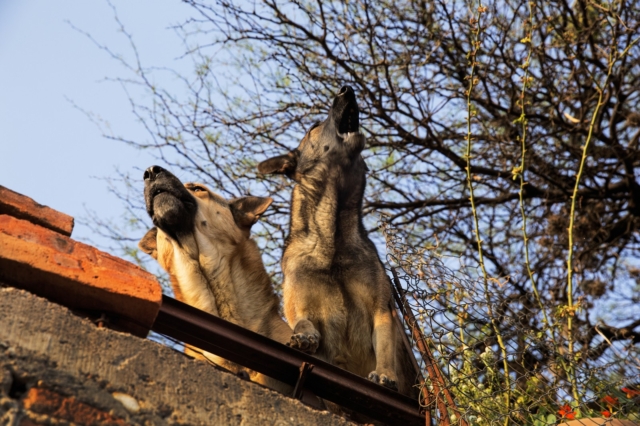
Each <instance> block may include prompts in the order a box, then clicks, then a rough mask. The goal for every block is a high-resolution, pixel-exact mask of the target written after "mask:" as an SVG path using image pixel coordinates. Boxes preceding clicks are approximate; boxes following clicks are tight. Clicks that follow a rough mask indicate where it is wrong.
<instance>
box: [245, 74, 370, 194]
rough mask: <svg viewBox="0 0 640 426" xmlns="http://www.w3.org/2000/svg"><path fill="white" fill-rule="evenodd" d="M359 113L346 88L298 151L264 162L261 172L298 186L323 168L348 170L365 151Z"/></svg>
mask: <svg viewBox="0 0 640 426" xmlns="http://www.w3.org/2000/svg"><path fill="white" fill-rule="evenodd" d="M359 113H360V111H359V109H358V104H357V102H356V95H355V93H354V91H353V89H352V88H351V87H349V86H344V87H343V88H342V89H340V92H339V93H338V95H337V96H336V97H335V99H334V100H333V105H332V106H331V110H330V111H329V115H328V117H327V119H326V120H324V121H323V122H320V123H317V124H315V125H313V126H312V127H311V129H309V131H307V133H306V135H305V136H304V138H302V141H301V142H300V145H299V146H298V148H296V149H294V150H293V151H291V152H289V153H287V154H284V155H280V156H277V157H273V158H270V159H268V160H265V161H263V162H262V163H260V164H259V165H258V170H259V171H260V172H261V173H264V174H271V173H273V174H285V175H287V176H289V177H290V178H292V179H293V180H295V181H297V182H299V181H300V179H301V178H302V177H303V176H304V175H305V174H307V173H308V172H310V171H311V170H313V169H314V168H315V167H316V166H318V165H320V164H322V165H325V166H326V165H330V166H336V165H337V166H343V167H344V166H349V165H350V164H352V162H353V160H354V159H356V158H357V157H358V156H359V154H360V153H361V152H362V150H363V149H364V143H365V138H364V136H363V135H362V134H361V133H360V132H359V126H360V124H359Z"/></svg>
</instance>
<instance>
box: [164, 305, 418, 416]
mask: <svg viewBox="0 0 640 426" xmlns="http://www.w3.org/2000/svg"><path fill="white" fill-rule="evenodd" d="M152 330H154V331H155V332H157V333H160V334H164V335H167V336H170V337H172V338H174V339H178V340H181V341H183V342H185V343H187V344H190V345H193V346H196V347H198V348H200V349H203V350H205V351H207V352H211V353H213V354H216V355H218V356H221V357H223V358H225V359H228V360H230V361H233V362H236V363H238V364H240V365H243V366H245V367H247V368H250V369H252V370H255V371H258V372H260V373H262V374H265V375H267V376H270V377H273V378H276V379H278V380H280V381H282V382H285V383H288V384H290V385H291V386H296V385H298V386H297V387H298V388H299V387H300V386H304V388H306V389H309V390H310V391H312V392H313V393H315V394H316V395H317V396H319V397H321V398H323V399H326V400H328V401H331V402H334V403H336V404H339V405H341V406H343V407H345V408H348V409H351V410H354V411H357V412H359V413H362V414H365V415H367V416H369V417H371V418H373V419H376V420H379V421H382V422H385V423H388V424H393V425H395V424H402V425H403V426H408V425H424V424H425V418H424V416H423V415H421V414H420V412H419V404H418V401H415V400H413V399H411V398H409V397H407V396H404V395H401V394H399V393H398V392H394V391H392V390H390V389H387V388H384V387H382V386H380V385H377V384H375V383H372V382H370V381H368V380H366V379H364V378H362V377H359V376H356V375H355V374H352V373H349V372H348V371H345V370H342V369H340V368H338V367H336V366H333V365H331V364H328V363H326V362H324V361H321V360H319V359H317V358H314V357H313V356H310V355H307V354H305V353H302V352H300V351H297V350H295V349H292V348H289V347H286V346H285V345H282V344H280V343H278V342H276V341H273V340H271V339H268V338H266V337H264V336H261V335H259V334H257V333H254V332H252V331H250V330H247V329H245V328H242V327H240V326H238V325H235V324H232V323H230V322H228V321H225V320H223V319H221V318H218V317H216V316H213V315H209V314H207V313H206V312H203V311H200V310H198V309H196V308H193V307H192V306H189V305H187V304H185V303H182V302H179V301H177V300H175V299H173V298H171V297H167V296H163V299H162V306H161V307H160V312H159V314H158V317H157V318H156V321H155V323H154V324H153V327H152ZM304 363H307V364H308V365H312V366H313V367H312V368H305V369H304V370H305V379H304V383H298V378H299V377H300V375H301V367H302V366H303V365H304ZM297 392H298V393H299V392H300V389H297Z"/></svg>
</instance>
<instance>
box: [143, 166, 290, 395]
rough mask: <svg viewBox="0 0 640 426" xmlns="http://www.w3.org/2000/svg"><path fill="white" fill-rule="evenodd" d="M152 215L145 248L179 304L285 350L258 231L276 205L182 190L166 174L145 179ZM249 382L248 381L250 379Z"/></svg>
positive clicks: (268, 382) (155, 169) (272, 383)
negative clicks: (258, 224)
mask: <svg viewBox="0 0 640 426" xmlns="http://www.w3.org/2000/svg"><path fill="white" fill-rule="evenodd" d="M144 196H145V204H146V209H147V212H148V214H149V216H150V217H151V219H152V221H153V224H154V225H155V227H153V228H151V229H150V230H149V231H148V232H147V233H146V234H145V236H144V237H143V238H142V239H141V240H140V242H139V243H138V247H139V248H140V249H141V250H142V251H144V252H145V253H147V254H150V255H151V256H152V257H153V258H155V259H156V260H157V261H158V263H159V264H160V266H161V267H162V268H163V269H164V270H165V271H166V272H167V273H168V274H169V277H170V279H171V284H172V287H173V291H174V293H175V296H176V298H177V299H178V300H180V301H182V302H185V303H187V304H189V305H192V306H194V307H196V308H198V309H201V310H203V311H206V312H208V313H210V314H212V315H216V316H218V317H220V318H223V319H225V320H227V321H230V322H233V323H235V324H238V325H240V326H242V327H245V328H248V329H249V330H252V331H254V332H256V333H259V334H262V335H263V336H266V337H269V338H271V339H273V340H275V341H278V342H280V343H288V342H289V340H290V337H291V333H292V330H291V328H290V327H289V326H288V325H287V323H286V322H285V321H284V320H283V319H282V317H281V316H280V313H279V307H280V301H279V298H278V296H277V295H276V294H275V292H274V290H273V287H272V285H271V280H270V278H269V276H268V274H267V272H266V271H265V268H264V265H263V263H262V258H261V255H260V251H259V249H258V246H257V245H256V243H255V241H253V240H252V239H251V238H250V236H249V231H250V229H251V226H252V225H253V224H255V223H256V221H257V220H258V219H259V218H260V216H261V215H262V214H263V213H264V212H265V210H266V209H267V208H268V207H269V205H270V204H271V203H272V202H273V199H271V198H263V197H241V198H236V199H233V200H230V201H227V200H225V199H224V198H223V197H221V196H219V195H217V194H215V193H213V192H212V191H211V190H209V189H208V188H207V187H206V186H205V185H203V184H200V183H186V184H184V185H183V184H182V182H180V180H179V179H178V178H177V177H175V176H174V175H173V174H171V173H170V172H169V171H167V170H165V169H163V168H162V167H159V166H152V167H149V168H148V169H147V170H146V171H145V172H144ZM185 352H186V353H187V354H189V355H191V356H194V357H196V358H200V359H203V358H204V359H206V360H209V361H210V362H212V363H214V364H216V365H219V366H222V367H224V368H226V369H227V370H230V371H232V372H234V373H236V374H239V375H241V376H242V375H246V374H248V376H249V378H251V380H252V381H254V382H257V383H260V384H263V385H265V386H267V387H270V388H272V389H275V390H279V391H280V392H282V393H285V394H288V393H290V392H291V387H290V386H288V385H285V384H284V383H281V382H279V381H276V380H274V379H271V378H269V377H267V376H264V375H262V374H259V373H256V372H254V371H251V370H248V369H244V368H243V367H240V366H238V365H237V364H234V363H232V362H230V361H228V360H225V359H222V358H220V357H217V356H215V355H213V354H210V353H208V352H203V351H200V350H198V349H197V348H193V347H190V346H187V348H186V350H185ZM245 377H246V376H245Z"/></svg>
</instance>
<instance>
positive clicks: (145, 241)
mask: <svg viewBox="0 0 640 426" xmlns="http://www.w3.org/2000/svg"><path fill="white" fill-rule="evenodd" d="M138 248H140V250H142V251H143V252H145V253H147V254H148V255H150V256H151V257H153V258H154V259H156V260H158V228H156V227H155V226H154V227H153V228H151V229H149V230H148V231H147V233H146V234H144V237H142V239H140V241H138Z"/></svg>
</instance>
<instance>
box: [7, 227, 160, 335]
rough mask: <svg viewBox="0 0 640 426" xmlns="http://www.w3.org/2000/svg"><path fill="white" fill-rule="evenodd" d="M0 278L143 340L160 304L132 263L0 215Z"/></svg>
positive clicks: (147, 277)
mask: <svg viewBox="0 0 640 426" xmlns="http://www.w3.org/2000/svg"><path fill="white" fill-rule="evenodd" d="M0 279H1V280H4V281H5V282H7V283H9V284H13V285H15V286H16V287H21V288H24V289H26V290H29V291H31V292H32V293H35V294H37V295H39V296H42V297H46V298H48V299H50V300H53V301H55V302H57V303H60V304H62V305H65V306H67V307H69V308H72V309H79V310H83V311H93V312H95V313H96V314H100V313H106V314H108V315H107V316H108V318H109V320H113V321H114V322H115V323H116V324H117V325H118V326H120V327H123V328H125V329H126V330H127V331H130V332H132V333H134V334H136V335H139V336H146V334H147V333H148V331H149V329H150V328H151V325H152V324H153V321H154V320H155V317H156V315H157V314H158V311H159V309H160V304H161V301H162V289H161V287H160V284H159V283H158V281H157V280H156V278H155V277H154V276H153V275H152V274H150V273H148V272H146V271H144V270H143V269H141V268H139V267H138V266H136V265H133V264H132V263H129V262H127V261H125V260H123V259H120V258H117V257H115V256H112V255H110V254H108V253H105V252H102V251H100V250H98V249H96V248H94V247H91V246H88V245H86V244H82V243H80V242H77V241H74V240H72V239H71V238H68V237H66V236H64V235H61V234H59V233H57V232H54V231H51V230H49V229H46V228H43V227H40V226H37V225H34V224H32V223H30V222H27V221H25V220H20V219H16V218H15V217H12V216H7V215H0Z"/></svg>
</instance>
